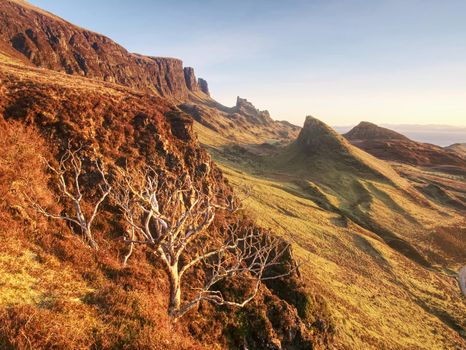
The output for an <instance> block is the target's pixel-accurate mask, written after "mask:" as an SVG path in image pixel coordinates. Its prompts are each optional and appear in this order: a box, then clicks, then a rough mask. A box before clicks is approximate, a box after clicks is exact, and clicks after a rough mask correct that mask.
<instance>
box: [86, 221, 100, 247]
mask: <svg viewBox="0 0 466 350" xmlns="http://www.w3.org/2000/svg"><path fill="white" fill-rule="evenodd" d="M82 230H83V233H84V237H85V239H86V240H87V242H88V244H89V245H90V246H91V248H94V249H95V250H98V249H99V246H98V245H97V242H96V241H95V240H94V237H93V236H92V233H91V228H90V227H86V228H82Z"/></svg>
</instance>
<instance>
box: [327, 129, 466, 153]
mask: <svg viewBox="0 0 466 350" xmlns="http://www.w3.org/2000/svg"><path fill="white" fill-rule="evenodd" d="M380 126H382V127H384V128H388V129H391V130H394V131H396V132H399V133H400V134H403V135H405V136H407V137H409V138H410V139H411V140H414V141H419V142H425V143H432V144H434V145H438V146H442V147H445V146H450V145H452V144H454V143H466V127H459V126H449V125H411V124H396V125H395V124H380ZM333 128H334V129H335V130H336V131H337V132H339V133H341V134H344V133H346V132H348V131H349V130H351V128H353V127H352V126H335V127H333Z"/></svg>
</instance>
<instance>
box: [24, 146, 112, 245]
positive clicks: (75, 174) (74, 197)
mask: <svg viewBox="0 0 466 350" xmlns="http://www.w3.org/2000/svg"><path fill="white" fill-rule="evenodd" d="M44 162H45V163H46V165H47V168H48V169H49V170H50V171H51V172H52V174H53V175H54V178H55V180H56V181H57V185H58V187H59V190H60V192H61V195H62V196H64V197H65V199H66V200H69V201H70V202H71V203H72V206H73V209H72V210H70V212H68V213H66V212H65V213H60V214H54V213H51V212H49V211H48V210H47V209H46V208H44V207H42V206H41V205H40V204H38V203H37V202H35V201H33V200H32V199H30V198H29V197H28V198H29V200H30V202H31V203H32V205H33V207H34V208H35V209H36V210H37V211H38V212H39V213H41V214H42V215H44V216H46V217H49V218H52V219H58V220H65V221H68V222H70V223H73V224H75V225H77V226H78V227H79V228H80V230H81V234H82V236H83V239H85V240H86V241H87V242H88V244H89V245H90V246H91V247H92V248H94V249H98V245H97V242H96V241H95V239H94V237H93V235H92V229H91V228H92V223H93V221H94V219H95V217H96V216H97V213H98V211H99V207H100V205H101V204H102V202H103V201H104V200H105V198H106V197H107V196H108V195H109V194H110V191H111V186H110V184H109V183H108V181H107V178H106V175H105V172H104V170H103V168H102V165H101V164H100V162H99V160H95V161H94V167H95V170H97V172H98V173H99V174H100V176H101V178H102V182H103V184H101V185H99V190H100V195H99V196H98V198H97V200H96V202H95V203H94V205H93V209H92V210H91V211H90V212H88V213H86V212H85V210H84V209H83V205H82V200H83V193H82V191H83V189H82V185H81V183H80V177H81V175H82V174H83V164H82V156H81V149H78V150H75V151H72V150H70V149H68V150H67V151H66V152H65V153H64V154H63V156H62V157H61V158H60V160H59V162H58V167H54V166H53V165H52V164H51V163H50V162H48V161H47V160H45V159H44Z"/></svg>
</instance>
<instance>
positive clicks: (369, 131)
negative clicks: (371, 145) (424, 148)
mask: <svg viewBox="0 0 466 350" xmlns="http://www.w3.org/2000/svg"><path fill="white" fill-rule="evenodd" d="M344 136H345V137H346V138H347V139H348V140H358V139H364V140H408V138H407V137H406V136H404V135H402V134H400V133H397V132H396V131H393V130H390V129H387V128H382V127H380V126H378V125H376V124H373V123H370V122H365V121H362V122H360V123H359V124H358V125H356V126H355V127H354V128H352V129H351V130H350V131H348V132H347V133H346V134H345V135H344Z"/></svg>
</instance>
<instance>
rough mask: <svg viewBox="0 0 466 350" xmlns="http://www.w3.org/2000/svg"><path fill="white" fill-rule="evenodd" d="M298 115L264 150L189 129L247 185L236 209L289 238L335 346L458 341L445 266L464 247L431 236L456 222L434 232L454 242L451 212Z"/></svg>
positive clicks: (460, 312)
mask: <svg viewBox="0 0 466 350" xmlns="http://www.w3.org/2000/svg"><path fill="white" fill-rule="evenodd" d="M308 121H309V122H308V123H307V124H308V125H307V127H308V128H306V125H305V128H303V132H304V135H302V134H303V132H302V134H301V135H300V139H299V138H298V140H297V141H296V142H295V143H292V144H290V145H289V146H287V147H284V148H280V147H270V148H269V154H268V155H267V154H266V152H264V148H263V147H259V146H256V147H253V146H251V145H250V144H234V145H233V143H232V142H231V141H230V140H228V139H227V138H224V137H222V138H220V137H215V135H216V134H215V133H214V132H211V131H209V129H208V128H203V127H202V126H199V125H197V126H196V128H197V131H198V134H199V135H200V139H201V141H202V142H203V143H204V144H206V145H207V146H208V147H209V150H210V152H211V154H212V155H213V156H214V158H215V159H216V160H217V162H218V163H221V164H222V167H223V170H224V173H225V175H226V176H227V178H228V179H229V181H230V182H231V183H232V184H233V185H234V186H236V187H237V188H241V187H243V186H244V185H250V186H252V188H253V190H252V195H251V196H250V197H249V198H248V199H247V201H246V210H247V211H248V212H249V213H251V214H252V215H255V217H256V218H257V220H258V221H259V223H261V224H263V225H265V226H269V227H272V228H274V230H275V231H277V232H279V233H281V234H283V235H285V236H287V237H288V238H289V239H291V240H293V241H294V242H295V246H296V252H297V254H298V255H299V256H300V257H301V258H303V259H304V260H305V264H304V265H303V267H302V271H301V272H302V276H303V279H304V280H305V283H306V286H307V288H308V290H309V294H310V295H315V294H318V295H323V296H324V298H325V299H326V300H327V303H328V306H329V308H330V310H331V313H332V315H333V317H334V318H335V324H336V325H337V337H336V341H337V348H338V349H340V348H346V349H450V348H452V349H455V348H462V347H464V346H466V342H465V341H464V338H462V336H463V337H464V322H465V319H464V315H466V305H465V303H464V300H463V299H462V298H461V296H460V293H459V289H458V286H457V282H456V280H455V276H454V272H453V271H454V270H456V269H457V268H458V267H459V266H460V265H461V264H462V263H464V262H465V259H464V254H463V255H462V254H461V253H459V254H451V255H450V254H449V251H448V249H447V248H445V247H442V246H440V245H438V244H437V240H436V239H433V238H434V237H436V236H435V234H436V232H440V227H442V228H445V227H447V228H455V230H456V231H455V233H452V232H453V230H452V231H448V230H445V231H441V232H442V234H443V235H444V237H443V238H444V239H445V240H448V239H451V240H452V241H454V242H460V240H455V239H456V238H457V237H461V235H462V237H464V234H465V223H464V222H463V221H462V220H463V217H462V215H461V213H457V212H455V211H452V210H449V209H448V208H442V207H439V206H438V205H436V204H433V203H432V202H430V201H429V200H428V199H427V198H426V197H424V196H423V195H422V194H420V193H419V192H417V191H416V189H415V188H414V186H413V185H412V183H410V182H409V181H407V180H406V179H404V178H401V177H400V176H399V175H398V174H397V173H396V172H395V171H394V170H393V169H392V168H391V167H390V165H388V163H385V162H383V161H380V160H378V159H376V158H374V157H372V156H370V155H368V154H367V153H365V152H363V151H361V150H359V149H357V148H355V147H353V146H351V145H349V144H348V142H346V141H345V140H344V139H342V138H341V137H339V136H338V135H336V133H334V132H333V131H332V130H331V129H330V128H328V127H327V126H326V125H325V124H323V123H322V124H321V123H320V122H318V121H316V120H315V119H313V118H309V119H308ZM458 233H459V235H458ZM453 236H454V237H453ZM458 244H459V243H458ZM463 244H464V243H463ZM439 256H442V257H443V260H442V262H443V263H442V264H440V262H439V261H440V260H441V259H439V258H438V257H439ZM460 334H462V336H461V335H460Z"/></svg>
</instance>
